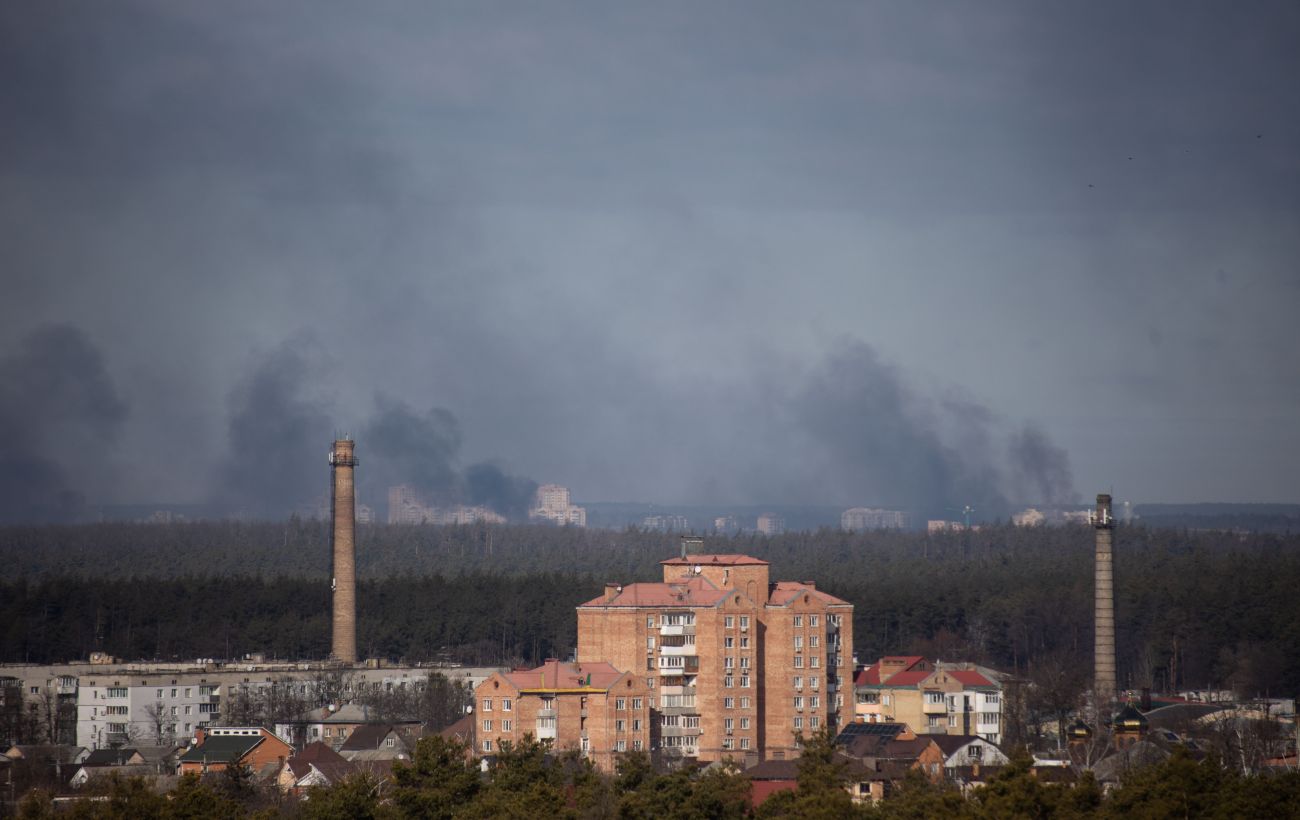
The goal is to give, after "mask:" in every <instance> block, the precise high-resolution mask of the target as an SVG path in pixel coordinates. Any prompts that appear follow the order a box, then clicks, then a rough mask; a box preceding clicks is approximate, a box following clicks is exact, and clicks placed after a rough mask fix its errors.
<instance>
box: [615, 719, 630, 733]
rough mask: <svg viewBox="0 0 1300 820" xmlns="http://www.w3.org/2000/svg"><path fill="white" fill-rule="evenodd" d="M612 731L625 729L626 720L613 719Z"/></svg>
mask: <svg viewBox="0 0 1300 820" xmlns="http://www.w3.org/2000/svg"><path fill="white" fill-rule="evenodd" d="M614 731H616V732H625V731H627V721H626V720H622V719H620V720H616V721H614Z"/></svg>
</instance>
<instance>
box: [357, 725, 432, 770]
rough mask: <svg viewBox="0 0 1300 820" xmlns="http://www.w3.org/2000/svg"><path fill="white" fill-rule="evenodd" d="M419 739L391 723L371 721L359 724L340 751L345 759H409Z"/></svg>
mask: <svg viewBox="0 0 1300 820" xmlns="http://www.w3.org/2000/svg"><path fill="white" fill-rule="evenodd" d="M417 740H418V739H417V738H411V737H408V736H406V735H403V734H402V733H401V732H400V731H398V729H397V728H396V727H394V726H393V725H392V724H390V723H382V724H380V723H371V724H367V725H365V726H358V727H357V728H356V730H355V731H353V732H352V734H351V735H349V736H348V738H347V740H345V741H343V745H342V746H340V747H339V750H338V751H339V754H341V755H342V756H343V758H344V759H345V760H352V761H355V760H407V759H409V758H410V756H411V752H412V751H414V750H415V743H416V742H417Z"/></svg>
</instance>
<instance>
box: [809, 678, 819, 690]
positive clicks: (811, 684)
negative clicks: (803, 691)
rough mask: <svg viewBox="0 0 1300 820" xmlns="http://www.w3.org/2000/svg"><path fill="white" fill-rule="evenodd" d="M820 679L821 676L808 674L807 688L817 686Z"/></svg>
mask: <svg viewBox="0 0 1300 820" xmlns="http://www.w3.org/2000/svg"><path fill="white" fill-rule="evenodd" d="M820 680H821V678H819V677H817V676H816V675H810V676H809V677H808V688H809V689H816V688H817V682H818V681H820Z"/></svg>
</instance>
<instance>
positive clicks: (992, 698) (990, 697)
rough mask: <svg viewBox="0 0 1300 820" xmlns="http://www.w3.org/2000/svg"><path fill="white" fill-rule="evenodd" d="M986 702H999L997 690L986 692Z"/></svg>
mask: <svg viewBox="0 0 1300 820" xmlns="http://www.w3.org/2000/svg"><path fill="white" fill-rule="evenodd" d="M984 702H985V703H989V704H993V703H997V702H998V693H997V692H988V693H986V694H985V695H984Z"/></svg>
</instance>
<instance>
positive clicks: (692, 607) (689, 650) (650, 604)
mask: <svg viewBox="0 0 1300 820" xmlns="http://www.w3.org/2000/svg"><path fill="white" fill-rule="evenodd" d="M660 563H661V565H662V566H663V581H662V582H655V583H634V584H628V585H626V586H619V585H614V584H610V585H607V586H606V588H605V592H604V594H603V595H601V596H600V597H598V598H595V599H594V600H591V601H588V602H586V603H584V604H582V605H581V606H579V607H578V652H577V657H578V661H579V662H580V663H594V662H597V661H607V662H609V663H610V664H612V665H613V666H614V667H616V668H618V669H625V670H628V671H629V672H631V673H633V674H634V675H636V676H638V677H640V678H643V682H644V684H645V688H646V691H647V693H648V696H649V702H650V703H651V705H652V707H653V719H654V720H655V722H656V727H655V729H656V732H657V738H656V739H655V743H654V748H655V751H656V752H657V753H658V754H659V755H661V756H663V757H674V756H681V757H696V758H698V759H700V760H705V761H712V760H720V759H723V758H728V757H730V758H733V759H735V760H737V761H738V762H743V763H744V764H746V765H751V764H753V763H757V762H758V761H760V760H766V759H777V760H780V759H788V758H793V757H797V756H798V746H797V745H796V743H795V736H796V734H798V733H800V732H802V733H803V734H811V733H813V732H815V731H817V730H818V729H820V728H822V726H824V725H831V726H838V725H840V724H841V723H843V722H845V721H847V720H849V719H851V718H852V711H853V710H852V706H853V701H852V693H853V688H852V663H853V659H852V655H853V651H852V647H853V635H852V630H853V606H852V604H849V603H848V602H846V601H843V600H840V599H839V598H836V597H834V596H831V595H827V594H826V593H824V592H820V591H819V590H817V588H816V585H815V584H813V583H812V582H802V583H801V582H793V581H781V582H778V583H772V582H771V581H770V579H769V573H768V563H767V562H766V561H763V560H760V559H758V558H752V557H750V556H748V555H684V556H682V557H680V558H672V559H669V560H667V561H662V562H660ZM846 692H847V693H848V703H849V707H848V709H845V708H844V705H845V693H846Z"/></svg>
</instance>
